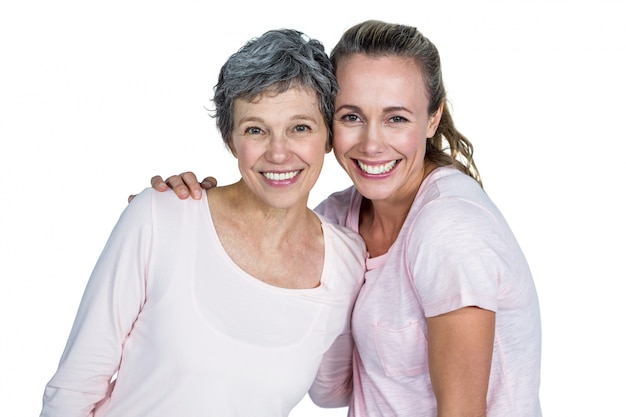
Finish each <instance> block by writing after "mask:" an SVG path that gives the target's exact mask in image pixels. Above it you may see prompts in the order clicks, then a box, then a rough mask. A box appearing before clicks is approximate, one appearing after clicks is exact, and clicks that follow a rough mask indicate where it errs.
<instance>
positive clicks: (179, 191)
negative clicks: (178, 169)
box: [165, 174, 189, 200]
mask: <svg viewBox="0 0 626 417" xmlns="http://www.w3.org/2000/svg"><path fill="white" fill-rule="evenodd" d="M165 183H166V184H167V185H168V186H169V187H170V188H171V189H172V190H174V192H175V193H176V195H177V196H178V198H180V199H181V200H185V199H186V198H188V197H189V188H187V186H186V185H185V182H184V181H183V179H182V174H181V175H172V176H171V177H169V178H168V179H166V180H165Z"/></svg>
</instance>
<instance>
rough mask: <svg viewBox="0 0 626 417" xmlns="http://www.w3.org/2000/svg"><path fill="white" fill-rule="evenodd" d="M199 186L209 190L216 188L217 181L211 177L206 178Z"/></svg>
mask: <svg viewBox="0 0 626 417" xmlns="http://www.w3.org/2000/svg"><path fill="white" fill-rule="evenodd" d="M200 186H201V187H202V188H204V189H205V190H208V189H211V188H213V187H217V180H216V179H215V178H213V177H206V178H205V179H203V180H202V182H201V183H200Z"/></svg>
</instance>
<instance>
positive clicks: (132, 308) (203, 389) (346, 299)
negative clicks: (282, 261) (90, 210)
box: [41, 189, 365, 417]
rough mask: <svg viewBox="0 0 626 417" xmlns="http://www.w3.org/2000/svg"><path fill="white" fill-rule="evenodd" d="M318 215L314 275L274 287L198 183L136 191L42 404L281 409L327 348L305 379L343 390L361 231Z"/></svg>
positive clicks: (47, 407)
mask: <svg viewBox="0 0 626 417" xmlns="http://www.w3.org/2000/svg"><path fill="white" fill-rule="evenodd" d="M321 224H322V229H323V233H324V244H325V254H324V269H323V273H322V277H321V284H320V286H319V287H317V288H313V289H285V288H279V287H274V286H270V285H268V284H265V283H263V282H262V281H260V280H258V279H256V278H254V277H252V276H250V275H249V274H247V273H246V272H244V271H243V270H241V269H240V268H239V267H238V266H237V265H236V264H235V263H234V262H233V261H232V260H231V259H230V257H229V256H228V254H227V253H226V252H225V251H224V249H223V248H222V246H221V244H220V242H219V238H218V236H217V234H216V232H215V228H214V225H213V222H212V218H211V215H210V210H209V207H208V204H207V199H206V196H203V199H202V200H201V201H194V200H191V199H189V200H185V201H180V200H178V198H177V197H176V196H175V195H174V193H173V192H167V193H158V192H155V191H154V190H152V189H148V190H146V191H144V192H142V193H141V194H140V195H138V196H137V197H136V198H135V199H134V200H133V201H132V203H131V204H130V205H129V206H128V207H127V208H126V210H125V211H124V213H123V214H122V216H121V217H120V220H119V222H118V224H117V225H116V227H115V229H114V230H113V232H112V234H111V237H110V238H109V241H108V242H107V245H106V247H105V248H104V250H103V252H102V255H101V256H100V259H99V260H98V263H97V265H96V267H95V268H94V271H93V274H92V276H91V278H90V280H89V283H88V285H87V288H86V290H85V294H84V296H83V300H82V302H81V305H80V308H79V311H78V314H77V317H76V320H75V322H74V326H73V328H72V332H71V334H70V336H69V340H68V343H67V346H66V348H65V352H64V353H63V356H62V358H61V362H60V364H59V368H58V371H57V372H56V374H55V375H54V377H53V378H52V379H51V380H50V382H49V383H48V385H47V386H46V389H45V394H44V404H43V410H42V412H41V416H42V417H86V416H95V417H104V416H106V417H148V416H149V417H195V416H197V417H201V416H202V417H205V416H220V417H231V416H245V417H250V416H255V417H262V416H267V417H277V416H286V415H287V414H288V413H289V411H290V410H291V408H293V407H294V406H295V405H296V404H297V403H298V402H299V401H300V400H301V399H302V397H303V396H304V395H305V394H306V393H307V391H308V389H309V388H310V386H311V384H312V383H313V381H314V379H315V377H316V373H317V371H318V366H319V365H320V362H321V361H322V357H323V356H324V355H325V353H326V352H327V351H328V352H329V356H330V357H331V360H332V367H333V372H334V373H333V372H330V371H329V372H325V373H324V375H321V376H320V378H318V379H317V380H316V381H315V388H316V392H318V393H319V395H320V397H321V398H324V399H325V400H328V401H333V396H339V397H341V396H342V395H344V392H343V391H342V389H343V387H345V386H346V384H345V377H346V373H347V374H348V375H350V369H351V353H352V342H351V338H350V314H351V311H352V307H353V303H354V300H355V298H356V295H357V293H358V290H359V288H360V286H361V284H362V282H363V273H364V269H365V245H364V244H363V241H362V239H361V237H360V236H358V234H357V233H355V232H352V231H350V230H347V229H344V228H341V227H340V226H337V225H336V224H333V223H329V222H328V221H327V220H325V219H321ZM329 349H330V350H329ZM114 376H116V379H115V378H114ZM341 378H344V379H341ZM112 379H115V382H112V381H111V380H112Z"/></svg>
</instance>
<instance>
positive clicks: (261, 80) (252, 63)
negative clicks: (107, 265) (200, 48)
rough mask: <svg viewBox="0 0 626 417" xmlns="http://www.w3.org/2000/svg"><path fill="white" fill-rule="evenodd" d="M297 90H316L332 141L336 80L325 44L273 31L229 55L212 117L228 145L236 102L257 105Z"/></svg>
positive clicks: (293, 32) (286, 31) (216, 89)
mask: <svg viewBox="0 0 626 417" xmlns="http://www.w3.org/2000/svg"><path fill="white" fill-rule="evenodd" d="M294 86H299V87H303V88H306V89H311V90H312V91H314V92H315V93H316V95H317V98H318V103H319V109H320V111H321V113H322V115H323V116H324V120H325V122H326V128H327V130H328V145H329V146H330V145H331V140H332V133H331V132H332V120H333V113H334V103H333V102H334V100H335V96H336V95H337V89H338V87H337V80H336V78H335V75H334V72H333V67H332V64H331V62H330V59H329V58H328V56H327V55H326V52H325V51H324V46H323V45H322V43H321V42H319V41H317V40H315V39H311V38H309V37H307V36H306V35H305V34H303V33H302V32H299V31H297V30H292V29H278V30H270V31H268V32H266V33H264V34H263V35H262V36H260V37H258V38H253V39H250V40H249V41H248V42H246V44H245V45H244V46H243V47H241V48H240V49H239V50H238V51H237V52H236V53H234V54H233V55H231V56H230V57H229V58H228V60H227V61H226V63H225V64H224V65H223V66H222V69H221V70H220V74H219V78H218V82H217V84H216V85H215V87H214V89H213V90H214V96H213V103H214V105H215V110H214V114H213V117H214V118H215V119H216V124H217V127H218V129H219V130H220V133H221V134H222V140H223V141H224V143H226V145H227V146H229V142H230V139H231V135H232V133H233V129H234V121H233V106H234V102H235V100H236V99H244V100H254V99H256V98H258V97H260V96H261V95H262V94H264V93H267V92H271V93H272V94H279V93H282V92H284V91H287V90H288V89H289V88H291V87H294Z"/></svg>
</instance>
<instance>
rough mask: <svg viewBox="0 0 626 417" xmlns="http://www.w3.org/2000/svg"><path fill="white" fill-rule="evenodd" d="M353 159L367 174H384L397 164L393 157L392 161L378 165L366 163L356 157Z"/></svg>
mask: <svg viewBox="0 0 626 417" xmlns="http://www.w3.org/2000/svg"><path fill="white" fill-rule="evenodd" d="M355 161H356V164H357V166H358V167H359V168H360V169H361V171H363V172H365V173H366V174H369V175H382V174H386V173H388V172H391V171H392V170H393V169H394V167H395V166H396V165H397V164H398V160H397V159H394V160H393V161H389V162H387V163H384V164H380V165H368V164H366V163H364V162H361V161H359V160H358V159H356V160H355Z"/></svg>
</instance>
